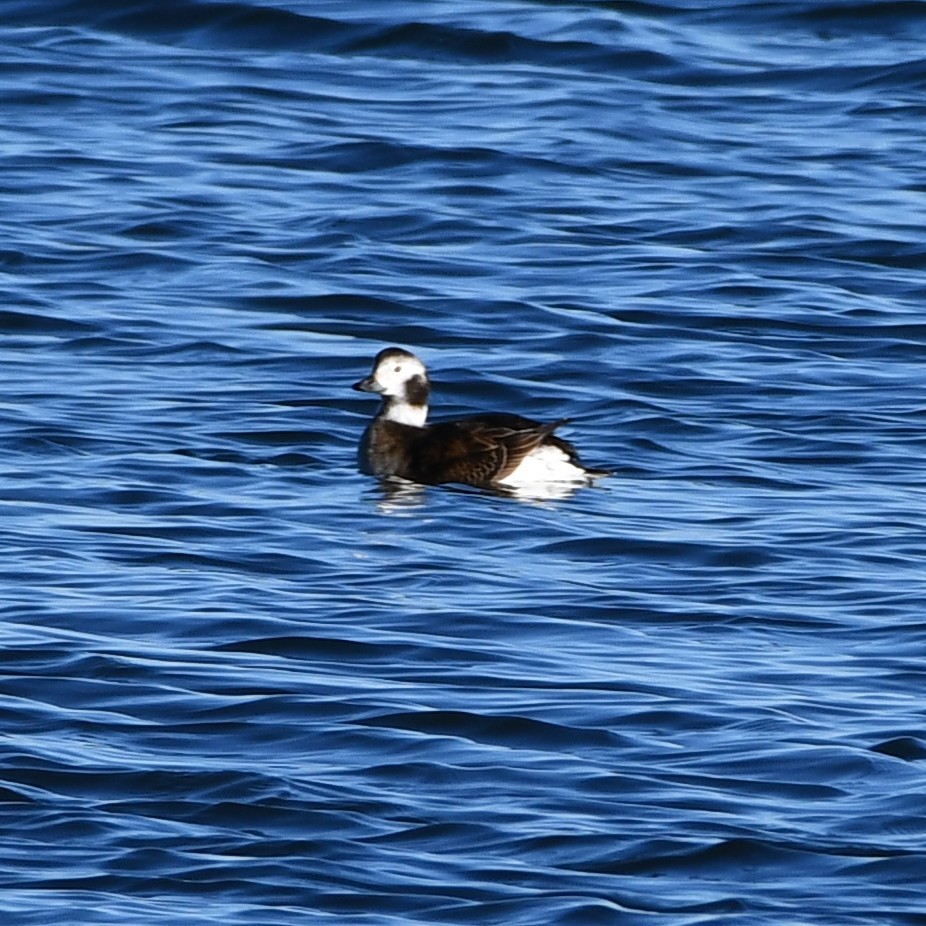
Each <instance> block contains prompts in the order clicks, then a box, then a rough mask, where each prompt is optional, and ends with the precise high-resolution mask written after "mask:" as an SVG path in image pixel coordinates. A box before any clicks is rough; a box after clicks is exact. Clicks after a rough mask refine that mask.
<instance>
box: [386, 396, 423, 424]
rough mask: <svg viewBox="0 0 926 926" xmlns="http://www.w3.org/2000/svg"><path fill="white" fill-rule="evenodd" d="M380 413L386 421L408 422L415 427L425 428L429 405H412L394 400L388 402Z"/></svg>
mask: <svg viewBox="0 0 926 926" xmlns="http://www.w3.org/2000/svg"><path fill="white" fill-rule="evenodd" d="M380 415H381V417H382V418H384V419H385V420H386V421H394V422H395V423H396V424H408V425H411V426H412V427H413V428H423V427H424V423H425V421H426V420H427V418H428V406H427V405H411V404H409V403H408V402H400V401H396V400H393V401H392V402H387V403H386V405H385V407H384V408H383V410H382V412H380Z"/></svg>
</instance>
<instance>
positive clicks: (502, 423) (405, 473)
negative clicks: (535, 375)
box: [352, 347, 609, 491]
mask: <svg viewBox="0 0 926 926" xmlns="http://www.w3.org/2000/svg"><path fill="white" fill-rule="evenodd" d="M352 388H353V389H355V390H357V391H359V392H370V393H375V394H377V395H379V397H380V406H379V410H378V411H377V413H376V416H375V417H374V418H373V420H372V421H371V422H370V424H369V426H368V427H367V428H366V430H365V431H364V433H363V437H362V438H361V440H360V445H359V448H358V454H357V462H358V466H359V469H360V471H361V472H362V473H364V474H366V475H370V476H379V477H386V478H390V477H392V478H399V479H403V480H408V481H410V482H415V483H420V484H423V485H442V484H445V483H461V484H463V485H469V486H475V487H477V488H481V489H496V490H502V491H503V490H506V489H518V488H520V487H525V486H530V485H536V484H543V483H551V482H552V483H563V482H566V483H573V484H583V483H584V484H589V483H591V482H592V481H593V480H595V479H596V478H598V477H599V476H606V475H608V472H609V471H608V470H604V469H593V468H590V467H587V466H585V465H584V464H583V463H582V462H581V460H580V459H579V455H578V453H577V452H576V449H575V447H573V446H572V444H570V443H569V442H568V441H566V440H563V439H562V438H561V437H558V436H557V435H556V434H555V433H554V432H555V431H556V430H557V428H559V427H561V426H562V425H564V424H566V422H567V420H568V419H566V418H560V419H558V420H557V421H551V422H547V423H542V422H539V421H534V420H532V419H530V418H524V417H522V416H521V415H516V414H512V413H508V412H487V413H483V414H478V415H470V416H467V417H464V418H455V419H452V420H449V421H438V422H434V423H433V424H429V423H428V401H429V398H430V393H431V385H430V380H429V378H428V371H427V368H426V367H425V365H424V363H422V361H421V360H419V359H418V357H416V356H415V355H414V354H413V353H411V352H410V351H407V350H404V349H403V348H401V347H387V348H384V349H383V350H381V351H380V352H379V353H378V354H377V355H376V357H375V359H374V360H373V369H372V371H371V373H370V375H369V376H367V377H366V378H364V379H362V380H360V381H359V382H357V383H354V385H353V387H352Z"/></svg>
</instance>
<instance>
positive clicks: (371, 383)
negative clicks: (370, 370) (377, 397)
mask: <svg viewBox="0 0 926 926" xmlns="http://www.w3.org/2000/svg"><path fill="white" fill-rule="evenodd" d="M351 389H356V390H357V392H382V391H383V389H382V386H380V385H379V383H377V382H376V380H375V379H374V378H373V377H372V376H368V377H367V378H366V379H362V380H360V382H359V383H354V385H353V386H351Z"/></svg>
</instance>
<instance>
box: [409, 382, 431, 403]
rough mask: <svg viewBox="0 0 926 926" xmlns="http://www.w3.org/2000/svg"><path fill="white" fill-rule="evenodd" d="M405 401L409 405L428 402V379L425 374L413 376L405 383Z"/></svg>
mask: <svg viewBox="0 0 926 926" xmlns="http://www.w3.org/2000/svg"><path fill="white" fill-rule="evenodd" d="M405 401H406V402H408V403H409V405H425V404H427V401H428V381H427V380H426V379H425V378H424V377H423V376H413V377H412V378H411V379H410V380H409V381H408V382H407V383H406V384H405Z"/></svg>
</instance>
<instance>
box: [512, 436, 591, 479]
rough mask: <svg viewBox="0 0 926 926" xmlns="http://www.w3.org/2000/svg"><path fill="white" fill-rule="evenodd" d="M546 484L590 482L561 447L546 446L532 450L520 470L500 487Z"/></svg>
mask: <svg viewBox="0 0 926 926" xmlns="http://www.w3.org/2000/svg"><path fill="white" fill-rule="evenodd" d="M544 482H588V474H587V473H586V472H585V470H584V469H582V468H581V467H578V466H576V465H575V464H574V463H571V462H570V461H569V457H568V456H566V454H565V453H563V451H562V450H560V449H559V447H554V446H553V445H552V444H544V445H543V446H541V447H538V448H537V449H536V450H532V451H531V452H530V453H529V454H528V455H527V456H526V457H525V458H524V459H523V460H522V461H521V463H520V465H519V466H518V468H517V469H516V470H515V471H514V472H513V473H511V474H510V475H508V476H506V477H505V478H504V479H500V480H499V485H505V486H515V487H517V486H531V485H537V484H539V483H544Z"/></svg>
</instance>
